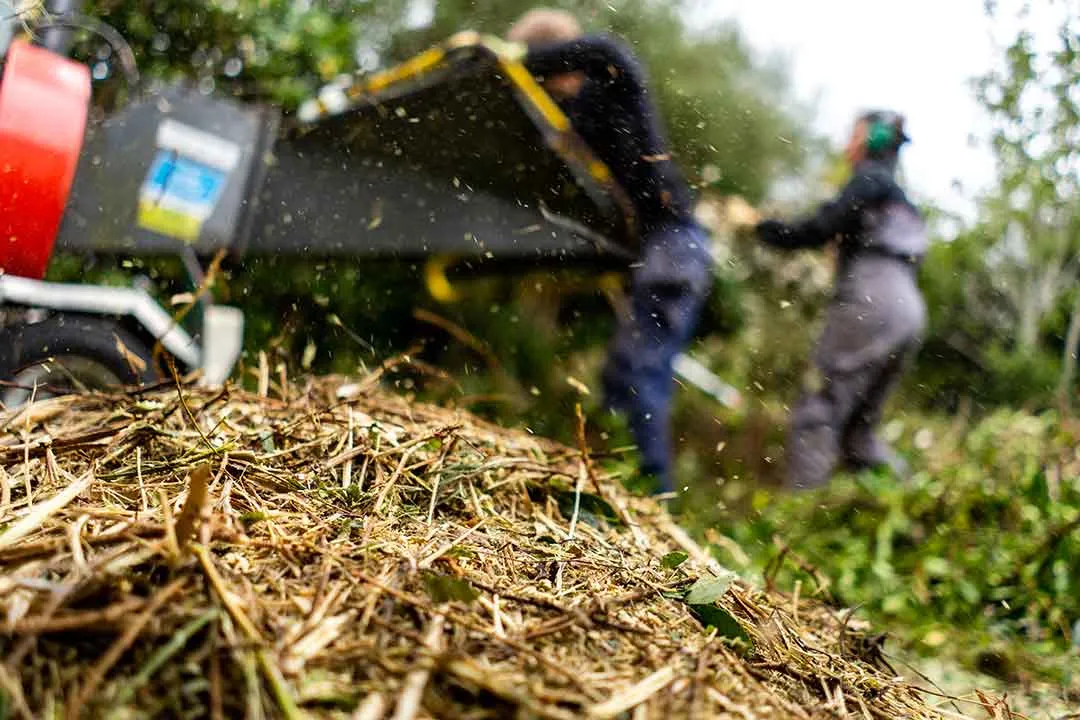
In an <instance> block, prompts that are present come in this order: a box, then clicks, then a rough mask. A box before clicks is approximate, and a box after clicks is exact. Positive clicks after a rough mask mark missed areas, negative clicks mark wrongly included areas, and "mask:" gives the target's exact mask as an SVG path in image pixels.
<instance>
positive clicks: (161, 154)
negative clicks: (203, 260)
mask: <svg viewBox="0 0 1080 720" xmlns="http://www.w3.org/2000/svg"><path fill="white" fill-rule="evenodd" d="M157 140H158V151H157V153H156V154H155V156H154V160H153V162H152V163H151V165H150V171H149V172H148V173H147V176H146V180H145V181H144V182H143V185H142V189H141V190H140V192H139V211H138V224H139V225H140V226H141V227H143V228H145V229H147V230H151V231H153V232H157V233H160V234H162V235H165V236H168V237H173V238H176V239H178V240H183V241H185V242H194V241H195V240H197V239H198V238H199V233H200V232H201V230H202V226H203V223H204V222H206V219H207V218H209V217H210V215H212V214H213V212H214V208H215V207H216V206H217V203H218V200H219V199H220V198H221V194H222V192H223V191H224V189H225V184H226V182H227V180H228V177H229V172H230V171H231V170H232V169H233V167H235V165H236V163H237V161H238V160H239V156H240V148H239V147H238V146H237V145H236V144H235V143H230V142H228V141H227V140H224V139H222V138H220V137H218V136H216V135H211V134H209V133H205V132H203V131H201V130H198V129H196V128H192V127H189V126H186V125H182V124H180V123H177V122H175V121H173V120H166V121H165V122H163V123H162V124H161V126H160V127H159V128H158V138H157Z"/></svg>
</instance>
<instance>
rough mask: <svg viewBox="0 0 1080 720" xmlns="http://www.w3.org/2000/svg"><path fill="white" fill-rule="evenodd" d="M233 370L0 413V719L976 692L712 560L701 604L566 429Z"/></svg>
mask: <svg viewBox="0 0 1080 720" xmlns="http://www.w3.org/2000/svg"><path fill="white" fill-rule="evenodd" d="M259 385H260V392H258V393H255V394H250V393H246V392H243V391H240V390H237V389H229V390H227V391H224V392H216V393H215V392H210V391H204V390H198V389H194V388H186V387H185V388H182V389H181V388H177V387H172V388H167V389H159V390H156V391H151V392H146V393H143V394H140V395H137V396H126V395H124V396H103V395H96V396H93V395H91V396H82V397H79V398H76V399H72V398H65V399H63V400H60V401H45V403H51V405H45V403H41V405H42V406H43V407H41V408H37V409H36V410H34V411H33V412H22V413H15V412H7V413H4V414H3V415H0V426H2V427H4V428H5V430H4V432H5V434H4V436H3V438H2V442H3V445H2V446H0V468H2V472H0V482H2V483H3V485H4V487H3V490H4V493H3V498H4V499H3V504H2V505H0V610H2V611H3V617H0V658H3V662H2V664H0V716H4V715H5V714H6V715H7V716H10V717H24V718H44V717H48V718H61V717H65V718H78V717H101V718H116V719H118V720H119V719H121V718H136V717H140V718H141V717H183V718H196V717H209V718H276V717H286V718H299V717H315V718H323V717H326V718H330V717H336V718H365V719H369V720H374V719H376V718H394V719H395V720H410V719H411V718H427V717H446V718H552V719H562V718H566V719H569V718H581V717H588V718H633V719H634V720H637V719H643V718H679V717H700V718H733V719H735V718H737V719H739V720H758V719H760V718H798V719H800V720H818V719H819V718H820V719H825V718H829V719H833V718H853V719H855V718H865V719H875V720H899V719H901V718H911V719H916V718H918V719H921V718H952V717H963V716H964V715H963V714H962V713H961V712H960V710H961V708H963V709H965V710H972V711H977V712H978V717H986V716H987V714H988V713H992V712H998V710H996V709H994V708H993V707H992V706H991V704H990V701H988V700H986V701H980V703H983V704H985V709H984V708H983V707H982V705H980V704H970V705H964V704H963V703H953V702H950V703H949V704H948V705H943V704H941V701H940V700H936V699H932V698H931V700H932V702H928V701H927V700H924V698H923V696H921V695H920V694H918V693H917V692H916V691H915V690H914V689H913V688H912V687H911V686H910V685H909V684H908V683H906V682H905V681H903V680H902V679H900V678H897V677H895V672H894V671H892V670H891V669H889V667H888V665H887V663H885V662H884V661H883V660H882V658H881V656H880V646H879V644H877V643H875V642H874V641H873V640H872V636H871V635H870V634H868V631H867V628H866V627H864V626H862V625H859V624H858V623H857V622H855V621H851V620H850V619H847V616H846V615H841V614H837V613H834V612H832V611H830V610H828V609H827V608H826V607H824V606H823V605H822V604H820V603H819V602H817V601H815V600H814V599H807V598H802V599H800V598H799V597H798V595H797V594H796V596H795V597H792V596H788V595H784V594H780V593H765V592H761V591H758V590H755V589H754V588H753V587H750V586H748V585H747V584H745V583H743V582H741V581H736V582H734V583H733V584H731V585H730V587H729V588H727V589H726V591H725V590H721V593H722V595H721V596H720V599H719V603H718V605H715V606H713V607H712V610H713V611H715V614H717V616H718V617H719V618H720V621H716V622H714V624H715V625H718V626H721V628H720V630H715V629H707V628H705V627H703V624H702V622H701V620H700V619H699V618H701V617H702V615H700V614H695V613H694V612H692V611H691V609H690V608H689V607H688V606H687V605H686V603H685V602H684V601H683V597H684V596H685V594H686V591H687V589H688V588H689V586H691V585H692V584H693V583H694V582H695V581H697V580H699V579H701V578H706V580H707V581H708V578H709V577H710V576H711V575H713V574H716V575H721V576H722V575H723V570H722V569H721V568H718V567H716V566H715V562H714V561H712V560H711V559H710V558H709V556H708V555H707V553H705V552H704V551H703V550H702V549H701V548H699V547H698V546H697V545H695V544H694V541H693V540H692V539H691V538H689V537H688V536H687V535H686V534H685V533H682V532H681V531H679V530H678V528H677V527H676V526H675V525H674V523H673V522H672V521H671V519H670V518H669V516H668V515H667V514H666V512H665V511H664V510H662V509H661V508H659V507H658V506H657V505H656V504H655V503H653V502H652V501H650V500H643V499H638V498H633V497H631V496H629V495H628V494H627V493H625V492H624V491H623V490H622V489H621V487H620V485H619V484H618V483H617V482H616V481H614V480H613V479H611V478H609V477H606V476H604V475H603V474H602V473H601V472H600V470H599V468H598V466H597V465H596V464H594V463H591V462H589V461H588V458H587V454H586V453H583V452H582V450H581V449H580V448H576V449H572V448H567V447H563V446H560V445H556V444H554V443H551V442H547V441H544V440H542V439H538V438H535V437H533V436H531V435H528V434H525V433H519V432H512V431H508V430H505V429H501V428H498V427H495V426H492V425H489V424H486V423H483V422H480V421H478V420H477V419H475V418H474V417H471V416H469V415H467V414H464V413H460V412H455V411H450V410H445V409H440V408H436V407H431V406H427V405H422V404H416V403H410V402H408V401H406V400H405V399H403V398H400V397H397V396H395V395H391V394H387V393H385V392H383V391H381V390H379V389H377V376H376V377H369V378H365V379H361V380H358V381H349V380H346V379H342V378H323V379H319V380H312V381H308V382H307V384H305V385H296V384H291V385H289V386H288V387H281V386H278V385H276V383H275V382H273V381H270V380H269V377H268V374H267V381H266V382H264V383H260V384H259ZM283 398H287V399H283ZM583 436H584V434H582V437H583ZM680 553H681V554H680ZM683 554H684V555H685V556H688V557H687V559H686V560H685V561H684V562H682V563H681V564H678V561H679V560H680V559H682V557H683ZM708 582H712V581H708ZM714 586H715V585H714ZM804 594H805V593H804ZM725 620H734V621H735V624H734V625H732V624H729V623H727V622H725ZM739 635H744V637H743V638H742V639H735V640H733V639H732V638H734V637H737V636H739ZM1001 712H1002V713H1003V714H1000V715H998V717H1008V715H1007V711H1001Z"/></svg>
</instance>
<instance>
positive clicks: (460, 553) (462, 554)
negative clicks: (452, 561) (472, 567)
mask: <svg viewBox="0 0 1080 720" xmlns="http://www.w3.org/2000/svg"><path fill="white" fill-rule="evenodd" d="M444 555H445V556H446V557H452V558H474V557H476V553H474V552H473V551H472V550H470V549H469V548H464V547H461V546H460V545H455V546H454V547H452V548H450V549H449V550H447V551H446V552H445V553H444Z"/></svg>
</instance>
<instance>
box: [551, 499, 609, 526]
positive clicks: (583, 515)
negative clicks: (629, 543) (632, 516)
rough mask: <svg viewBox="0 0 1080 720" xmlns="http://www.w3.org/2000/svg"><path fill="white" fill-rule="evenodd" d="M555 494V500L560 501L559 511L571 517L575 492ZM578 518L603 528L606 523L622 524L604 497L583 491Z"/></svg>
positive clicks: (564, 515)
mask: <svg viewBox="0 0 1080 720" xmlns="http://www.w3.org/2000/svg"><path fill="white" fill-rule="evenodd" d="M554 495H555V500H556V501H557V502H558V503H559V512H561V513H562V514H563V517H567V518H569V517H571V516H572V515H573V514H574V492H573V491H571V490H567V491H565V492H556V493H554ZM578 520H579V521H580V522H583V523H587V524H589V525H592V526H593V527H596V528H603V527H604V525H605V524H607V525H621V524H622V522H621V521H620V520H619V516H618V515H617V514H616V513H615V509H614V508H613V507H611V505H609V504H608V503H607V502H605V501H604V499H603V498H601V497H599V496H597V495H593V494H592V493H584V492H583V493H581V506H580V507H579V508H578Z"/></svg>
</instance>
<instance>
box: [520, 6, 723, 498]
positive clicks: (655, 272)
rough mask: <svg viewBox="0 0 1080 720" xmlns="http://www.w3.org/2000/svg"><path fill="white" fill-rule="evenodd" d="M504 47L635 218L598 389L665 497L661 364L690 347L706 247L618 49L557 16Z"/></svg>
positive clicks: (669, 381)
mask: <svg viewBox="0 0 1080 720" xmlns="http://www.w3.org/2000/svg"><path fill="white" fill-rule="evenodd" d="M508 39H509V40H510V41H511V42H512V43H515V44H516V45H517V47H519V48H525V49H526V52H525V54H524V57H523V62H524V64H525V66H526V67H527V68H528V69H529V71H530V72H531V73H533V74H534V75H536V76H538V77H540V78H541V80H542V82H543V85H544V87H545V88H546V89H547V91H548V92H549V94H551V95H552V96H553V97H554V98H555V100H556V101H557V102H558V103H559V104H560V106H561V107H562V108H563V111H564V112H565V113H566V114H567V116H568V118H569V119H570V121H571V123H572V125H573V127H574V129H575V130H576V132H577V133H578V134H579V135H580V136H581V137H582V139H583V140H584V141H585V143H586V144H587V145H588V146H589V147H590V148H591V149H592V150H593V152H595V153H596V154H597V156H598V157H599V158H600V159H601V160H603V161H604V162H605V163H606V164H607V165H608V167H609V168H610V169H611V172H612V175H613V176H614V177H615V179H616V180H617V181H618V183H619V184H620V185H621V186H622V188H623V189H624V190H625V191H626V193H627V194H628V195H629V196H630V198H631V200H632V202H633V204H634V208H635V211H636V215H637V223H638V231H639V236H640V238H641V257H640V259H639V262H638V263H636V264H635V266H634V268H633V272H632V274H631V278H630V302H629V306H630V307H629V312H626V313H623V314H622V315H621V317H620V319H619V322H618V326H617V329H616V331H615V335H614V337H613V338H612V341H611V345H610V349H609V356H608V362H607V365H606V367H605V370H604V374H603V381H604V391H605V401H606V403H607V405H608V407H609V408H611V409H613V410H618V411H622V412H624V413H626V414H627V415H628V420H629V425H630V429H631V431H632V432H633V434H634V438H635V441H636V443H637V445H638V449H639V451H640V453H641V457H642V460H641V470H642V473H643V474H645V475H648V476H652V477H654V478H655V479H656V480H657V481H658V482H659V484H660V487H661V489H662V490H664V491H670V490H672V489H673V477H672V467H671V465H672V462H671V455H672V440H671V431H670V406H671V400H672V393H673V390H674V378H673V361H674V359H675V357H676V356H677V355H678V354H679V353H680V352H681V351H682V350H683V349H684V348H685V347H686V346H687V345H688V344H689V343H690V341H691V339H692V337H693V333H694V330H695V328H696V324H697V321H698V316H699V314H700V311H701V309H702V306H703V305H704V302H705V299H706V297H707V294H708V289H709V287H710V286H711V282H712V272H711V267H712V257H711V254H710V253H709V244H710V238H709V235H708V233H707V232H706V231H705V229H704V228H703V227H702V226H701V225H700V224H699V223H698V222H697V221H696V220H695V219H694V215H693V205H694V199H693V197H692V195H691V192H690V189H689V187H688V186H687V183H686V181H685V180H684V179H683V175H682V173H681V172H680V171H679V168H678V166H677V165H676V163H675V162H674V161H673V160H672V158H671V155H670V153H669V150H668V145H667V140H666V138H665V134H664V131H663V128H662V127H661V122H660V118H659V117H658V112H657V110H656V108H655V107H654V105H653V103H652V101H651V99H650V96H649V89H648V84H647V82H646V78H645V73H644V71H643V70H642V68H641V66H640V65H639V63H638V62H637V60H636V59H635V58H634V56H633V54H632V53H631V52H630V51H629V50H628V49H627V48H626V47H624V46H623V45H622V43H620V42H619V41H617V40H615V39H613V38H610V37H607V36H604V35H585V34H583V33H582V30H581V27H580V26H579V25H578V23H577V21H576V20H575V19H574V18H573V16H571V15H569V14H568V13H565V12H562V11H557V10H546V9H537V10H532V11H530V12H528V13H526V14H525V15H524V16H523V17H522V18H521V19H520V20H518V21H517V23H515V24H514V26H513V27H512V28H511V29H510V32H509V35H508Z"/></svg>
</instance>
